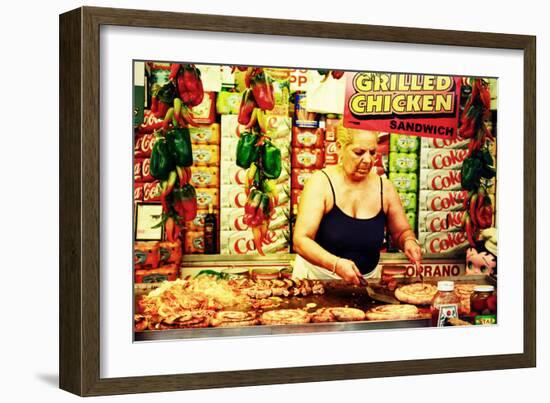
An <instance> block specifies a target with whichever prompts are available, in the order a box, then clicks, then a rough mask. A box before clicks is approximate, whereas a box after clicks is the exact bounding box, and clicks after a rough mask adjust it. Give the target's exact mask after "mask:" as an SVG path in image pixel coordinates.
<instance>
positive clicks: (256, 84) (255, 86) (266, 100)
mask: <svg viewBox="0 0 550 403" xmlns="http://www.w3.org/2000/svg"><path fill="white" fill-rule="evenodd" d="M250 83H251V85H252V93H253V94H254V99H255V100H256V103H257V104H258V107H259V108H260V109H262V110H264V111H270V110H272V109H273V108H274V107H275V98H274V97H273V84H272V83H270V82H268V79H267V77H266V75H265V73H263V72H262V73H260V74H257V75H255V76H254V78H253V79H252V80H250Z"/></svg>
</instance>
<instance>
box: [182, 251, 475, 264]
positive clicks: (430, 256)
mask: <svg viewBox="0 0 550 403" xmlns="http://www.w3.org/2000/svg"><path fill="white" fill-rule="evenodd" d="M295 257H296V254H295V253H286V254H275V255H266V256H260V255H184V256H183V260H182V265H183V266H189V267H194V266H202V265H204V266H227V263H233V264H239V263H254V264H255V263H266V264H267V263H272V264H276V265H280V264H289V263H291V262H294V258H295ZM455 259H456V260H459V261H461V262H464V260H465V253H464V252H454V253H425V254H423V255H422V261H423V262H428V261H430V260H445V261H447V260H455ZM387 261H391V262H394V261H402V262H403V263H406V264H409V259H408V258H407V257H406V256H405V254H404V253H400V252H399V253H381V254H380V263H382V264H383V263H384V262H387Z"/></svg>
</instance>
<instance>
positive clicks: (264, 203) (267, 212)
mask: <svg viewBox="0 0 550 403" xmlns="http://www.w3.org/2000/svg"><path fill="white" fill-rule="evenodd" d="M259 208H260V209H262V213H263V217H265V218H268V217H270V216H271V205H270V203H269V195H267V194H265V193H263V194H262V200H261V201H260V206H259Z"/></svg>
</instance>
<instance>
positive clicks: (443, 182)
mask: <svg viewBox="0 0 550 403" xmlns="http://www.w3.org/2000/svg"><path fill="white" fill-rule="evenodd" d="M456 184H460V171H449V173H448V174H447V175H446V176H445V175H435V176H434V177H433V178H432V189H434V190H444V189H449V188H452V187H453V186H454V185H456Z"/></svg>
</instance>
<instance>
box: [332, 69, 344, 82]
mask: <svg viewBox="0 0 550 403" xmlns="http://www.w3.org/2000/svg"><path fill="white" fill-rule="evenodd" d="M330 74H331V75H332V78H334V79H336V80H339V79H341V78H342V77H343V76H344V72H343V71H341V70H332V71H331V72H330Z"/></svg>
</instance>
